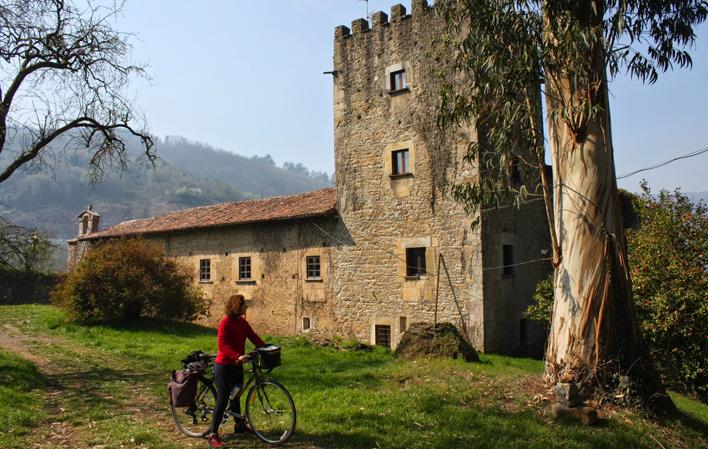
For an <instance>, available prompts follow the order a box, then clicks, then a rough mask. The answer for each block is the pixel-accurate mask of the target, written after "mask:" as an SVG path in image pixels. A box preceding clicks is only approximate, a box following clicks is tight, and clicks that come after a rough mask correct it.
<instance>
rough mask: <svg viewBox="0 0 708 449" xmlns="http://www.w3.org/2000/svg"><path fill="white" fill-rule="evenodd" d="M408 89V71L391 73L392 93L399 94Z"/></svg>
mask: <svg viewBox="0 0 708 449" xmlns="http://www.w3.org/2000/svg"><path fill="white" fill-rule="evenodd" d="M406 89H408V82H407V81H406V71H405V70H397V71H395V72H391V92H398V91H401V90H406Z"/></svg>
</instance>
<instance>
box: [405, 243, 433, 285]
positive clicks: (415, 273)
mask: <svg viewBox="0 0 708 449" xmlns="http://www.w3.org/2000/svg"><path fill="white" fill-rule="evenodd" d="M427 249H428V248H426V247H424V246H422V247H412V248H406V278H407V279H420V277H421V276H425V275H427V274H428V267H427V264H426V260H425V259H426V257H427ZM421 253H422V254H421ZM421 256H422V257H421ZM414 259H415V260H414Z"/></svg>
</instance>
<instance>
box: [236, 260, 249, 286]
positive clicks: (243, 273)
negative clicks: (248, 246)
mask: <svg viewBox="0 0 708 449" xmlns="http://www.w3.org/2000/svg"><path fill="white" fill-rule="evenodd" d="M238 278H239V280H242V281H245V280H249V279H251V258H250V257H239V258H238Z"/></svg>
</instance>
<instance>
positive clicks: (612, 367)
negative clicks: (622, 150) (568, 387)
mask: <svg viewBox="0 0 708 449" xmlns="http://www.w3.org/2000/svg"><path fill="white" fill-rule="evenodd" d="M551 38H553V36H551ZM566 38H567V36H566ZM599 42H601V40H600V41H599ZM595 47H596V48H594V50H593V51H592V52H591V53H592V54H591V55H588V58H591V59H592V61H593V62H592V66H591V67H593V68H592V69H591V71H592V70H595V71H596V72H595V73H596V75H597V76H596V77H595V79H596V80H600V81H599V82H596V83H592V82H590V83H585V85H579V84H578V81H577V80H578V78H577V77H574V76H573V75H572V74H569V73H567V72H566V71H565V69H562V70H561V69H558V70H553V69H549V68H547V71H546V75H547V78H546V79H547V81H546V94H547V105H548V110H549V114H548V117H549V130H550V139H551V146H552V153H553V173H554V179H553V185H554V188H553V192H554V198H553V203H554V211H553V213H554V223H553V224H552V226H554V227H555V229H554V230H555V232H556V234H557V236H558V246H559V248H558V254H554V259H555V265H556V274H555V284H554V289H555V295H554V296H555V301H554V307H553V316H552V322H551V332H550V336H549V341H548V348H547V352H546V378H547V380H548V381H550V382H551V383H556V382H573V383H577V384H578V385H579V386H580V388H581V391H583V392H584V393H585V394H586V395H593V396H595V395H597V393H603V392H604V393H606V394H610V395H612V397H622V398H624V399H626V400H629V401H632V400H640V401H643V402H645V403H646V402H647V401H648V402H649V405H650V406H652V407H654V408H657V409H664V410H673V409H674V406H673V403H672V402H671V399H670V398H668V396H667V395H666V394H665V391H664V389H663V387H662V386H661V382H660V380H659V377H658V374H657V372H656V370H655V368H654V365H653V362H652V360H651V357H650V356H649V353H648V351H647V348H646V346H645V345H644V344H643V343H642V339H641V335H640V332H639V327H638V320H637V317H636V314H635V311H634V307H633V301H632V285H631V279H630V275H629V267H628V260H627V248H626V243H625V237H624V231H623V227H622V214H621V206H620V203H619V197H618V194H617V183H616V177H615V167H614V158H613V151H612V135H611V130H610V113H609V102H608V91H607V83H606V77H605V73H604V71H605V67H604V53H603V51H604V50H603V49H602V46H601V45H600V44H597V45H596V46H595ZM557 67H564V66H563V65H562V64H558V65H557ZM586 79H590V80H592V79H593V77H588V78H586ZM584 102H585V103H584ZM583 104H585V105H586V106H587V107H582V105H583ZM561 111H563V112H561Z"/></svg>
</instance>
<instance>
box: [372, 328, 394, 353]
mask: <svg viewBox="0 0 708 449" xmlns="http://www.w3.org/2000/svg"><path fill="white" fill-rule="evenodd" d="M374 333H375V335H374V339H375V341H376V345H377V346H385V347H387V348H390V347H391V326H383V325H379V324H377V325H376V326H374Z"/></svg>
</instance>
